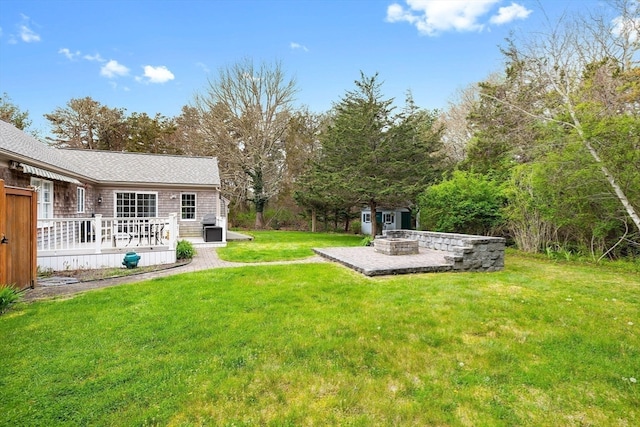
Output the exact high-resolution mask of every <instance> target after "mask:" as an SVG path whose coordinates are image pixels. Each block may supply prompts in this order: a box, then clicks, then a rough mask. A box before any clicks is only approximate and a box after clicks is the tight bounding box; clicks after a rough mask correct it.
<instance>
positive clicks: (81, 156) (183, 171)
mask: <svg viewBox="0 0 640 427" xmlns="http://www.w3.org/2000/svg"><path fill="white" fill-rule="evenodd" d="M1 153H4V154H5V155H7V156H8V157H13V158H16V159H17V160H19V161H21V162H24V163H29V161H33V162H34V163H35V164H36V166H37V167H45V168H47V167H48V168H50V169H52V170H53V171H54V172H62V173H65V174H68V175H73V176H75V177H81V178H85V179H88V180H90V181H94V182H97V183H101V184H108V183H117V184H125V183H126V184H136V183H140V184H160V185H183V186H219V185H220V173H219V170H218V160H217V158H215V157H194V156H176V155H163V154H147V153H123V152H117V151H99V150H71V149H58V148H54V147H51V146H49V145H47V144H44V143H42V142H40V141H38V140H37V139H35V138H34V137H32V136H31V135H29V134H27V133H25V132H23V131H21V130H19V129H17V128H16V127H15V126H13V125H12V124H10V123H7V122H4V121H1V120H0V154H1Z"/></svg>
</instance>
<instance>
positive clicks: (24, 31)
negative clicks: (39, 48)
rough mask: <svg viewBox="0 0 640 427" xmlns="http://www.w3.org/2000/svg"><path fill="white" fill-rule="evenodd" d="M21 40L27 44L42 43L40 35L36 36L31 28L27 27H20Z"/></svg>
mask: <svg viewBox="0 0 640 427" xmlns="http://www.w3.org/2000/svg"><path fill="white" fill-rule="evenodd" d="M20 38H21V39H22V41H23V42H25V43H33V42H39V41H40V35H38V34H36V33H35V32H34V31H33V30H32V29H31V28H29V27H27V26H26V25H21V26H20Z"/></svg>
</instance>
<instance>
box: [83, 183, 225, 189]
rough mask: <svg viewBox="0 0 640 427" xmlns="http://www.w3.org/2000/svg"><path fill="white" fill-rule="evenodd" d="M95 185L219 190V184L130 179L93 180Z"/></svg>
mask: <svg viewBox="0 0 640 427" xmlns="http://www.w3.org/2000/svg"><path fill="white" fill-rule="evenodd" d="M95 183H96V184H95V185H96V186H98V187H132V188H135V187H141V186H143V187H155V188H176V189H184V188H195V189H202V190H211V189H214V190H218V191H220V184H193V183H161V182H138V181H135V182H132V181H95Z"/></svg>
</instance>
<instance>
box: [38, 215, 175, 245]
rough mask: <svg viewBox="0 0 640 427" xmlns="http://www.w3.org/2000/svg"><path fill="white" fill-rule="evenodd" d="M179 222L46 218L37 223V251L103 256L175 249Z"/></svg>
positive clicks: (169, 220)
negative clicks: (143, 249)
mask: <svg viewBox="0 0 640 427" xmlns="http://www.w3.org/2000/svg"><path fill="white" fill-rule="evenodd" d="M177 235H178V220H177V216H176V215H175V214H172V215H170V216H169V217H167V218H159V217H155V218H105V217H103V216H102V215H99V214H98V215H95V217H92V218H47V219H39V220H38V243H37V247H38V251H39V252H41V251H56V252H58V251H78V250H82V251H85V252H91V253H96V254H99V253H102V252H103V251H104V250H108V249H115V248H132V249H133V248H136V247H151V248H152V247H169V248H175V246H176V241H177Z"/></svg>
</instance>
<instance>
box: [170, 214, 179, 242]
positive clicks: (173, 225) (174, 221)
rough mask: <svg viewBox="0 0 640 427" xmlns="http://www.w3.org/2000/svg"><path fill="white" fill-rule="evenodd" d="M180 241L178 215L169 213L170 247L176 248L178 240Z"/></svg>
mask: <svg viewBox="0 0 640 427" xmlns="http://www.w3.org/2000/svg"><path fill="white" fill-rule="evenodd" d="M177 241H178V215H177V214H176V213H175V212H174V213H170V214H169V247H170V248H172V249H175V248H176V242H177Z"/></svg>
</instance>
